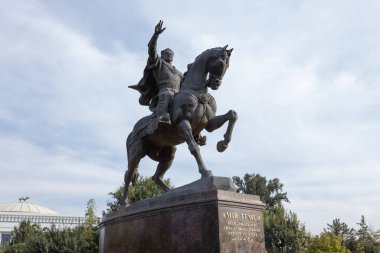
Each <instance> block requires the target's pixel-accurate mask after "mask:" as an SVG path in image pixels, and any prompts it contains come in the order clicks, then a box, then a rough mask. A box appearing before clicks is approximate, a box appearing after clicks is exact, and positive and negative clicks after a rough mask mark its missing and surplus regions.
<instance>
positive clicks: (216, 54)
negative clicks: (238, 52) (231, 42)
mask: <svg viewBox="0 0 380 253" xmlns="http://www.w3.org/2000/svg"><path fill="white" fill-rule="evenodd" d="M227 46H228V45H227ZM227 46H225V47H218V48H214V49H212V55H211V56H210V58H209V59H208V61H207V71H208V73H209V78H208V80H207V86H208V87H210V88H211V89H213V90H217V89H218V88H219V86H220V85H221V84H222V79H223V76H224V74H225V73H226V70H227V69H228V67H229V61H230V56H231V53H232V50H233V48H231V49H229V50H227Z"/></svg>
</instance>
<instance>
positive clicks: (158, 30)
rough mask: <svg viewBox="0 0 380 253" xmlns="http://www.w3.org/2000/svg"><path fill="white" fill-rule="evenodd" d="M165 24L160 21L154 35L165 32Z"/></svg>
mask: <svg viewBox="0 0 380 253" xmlns="http://www.w3.org/2000/svg"><path fill="white" fill-rule="evenodd" d="M163 23H164V21H162V20H160V22H158V24H157V25H156V27H155V28H154V34H157V35H159V34H161V33H162V32H163V31H165V29H166V27H164V28H162V24H163Z"/></svg>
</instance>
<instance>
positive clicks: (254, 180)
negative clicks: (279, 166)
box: [232, 173, 289, 210]
mask: <svg viewBox="0 0 380 253" xmlns="http://www.w3.org/2000/svg"><path fill="white" fill-rule="evenodd" d="M232 179H233V181H234V183H235V184H236V186H237V187H238V190H239V191H240V192H242V193H245V194H253V195H258V196H260V199H261V201H263V202H264V203H265V204H266V209H269V210H272V209H275V208H276V207H279V206H282V205H283V202H289V199H288V196H287V193H286V192H283V190H282V188H283V186H284V185H283V184H282V183H280V180H279V179H278V178H274V179H270V180H267V179H266V177H263V176H261V175H260V174H255V173H253V174H248V173H247V174H245V175H244V177H243V179H241V178H240V177H238V176H234V177H232Z"/></svg>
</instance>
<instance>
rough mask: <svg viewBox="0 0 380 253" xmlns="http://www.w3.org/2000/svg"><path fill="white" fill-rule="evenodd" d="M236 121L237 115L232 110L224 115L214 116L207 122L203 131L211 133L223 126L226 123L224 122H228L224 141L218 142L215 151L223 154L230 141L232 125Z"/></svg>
mask: <svg viewBox="0 0 380 253" xmlns="http://www.w3.org/2000/svg"><path fill="white" fill-rule="evenodd" d="M237 119H238V115H237V113H236V112H235V111H234V110H229V111H228V112H227V113H226V114H224V115H219V116H215V117H214V118H212V119H210V120H209V122H208V123H207V126H206V128H205V129H206V130H207V131H208V132H212V131H214V130H215V129H218V128H220V127H221V126H223V124H224V123H226V121H228V126H227V131H226V133H225V134H224V140H221V141H219V142H218V144H217V145H216V149H217V150H218V151H219V152H223V151H224V150H226V148H227V147H228V143H230V141H231V136H232V130H233V129H234V125H235V122H236V120H237Z"/></svg>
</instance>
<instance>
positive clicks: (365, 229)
mask: <svg viewBox="0 0 380 253" xmlns="http://www.w3.org/2000/svg"><path fill="white" fill-rule="evenodd" d="M357 224H358V225H359V229H358V230H357V232H356V237H357V241H356V247H355V252H356V253H378V252H380V243H379V242H378V241H377V239H378V238H377V234H376V233H375V232H373V230H372V229H371V228H370V227H369V226H368V225H367V222H366V220H365V217H364V216H363V215H362V217H361V219H360V222H359V223H357Z"/></svg>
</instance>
